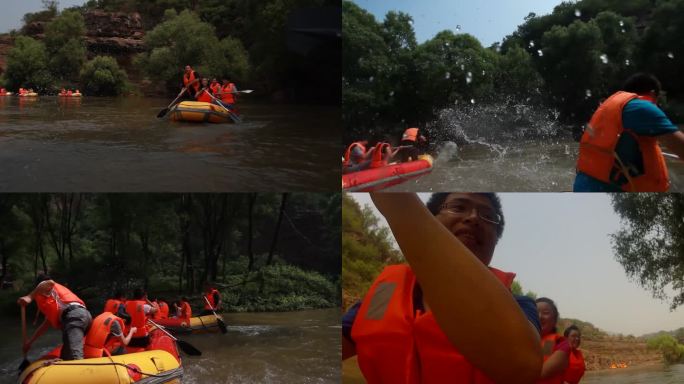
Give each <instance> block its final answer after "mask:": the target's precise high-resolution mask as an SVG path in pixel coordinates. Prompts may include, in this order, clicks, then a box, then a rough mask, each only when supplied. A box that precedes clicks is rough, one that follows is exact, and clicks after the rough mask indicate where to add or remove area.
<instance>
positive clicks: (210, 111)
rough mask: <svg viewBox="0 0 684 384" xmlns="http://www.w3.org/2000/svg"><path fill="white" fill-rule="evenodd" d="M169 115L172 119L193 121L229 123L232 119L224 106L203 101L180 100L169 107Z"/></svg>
mask: <svg viewBox="0 0 684 384" xmlns="http://www.w3.org/2000/svg"><path fill="white" fill-rule="evenodd" d="M169 117H170V118H171V120H173V121H189V122H195V123H229V122H231V121H233V119H231V117H230V114H229V113H228V112H226V110H225V109H224V108H222V107H220V106H218V105H216V104H212V103H206V102H203V101H182V102H180V103H178V104H176V105H175V106H174V107H173V108H171V111H170V112H169Z"/></svg>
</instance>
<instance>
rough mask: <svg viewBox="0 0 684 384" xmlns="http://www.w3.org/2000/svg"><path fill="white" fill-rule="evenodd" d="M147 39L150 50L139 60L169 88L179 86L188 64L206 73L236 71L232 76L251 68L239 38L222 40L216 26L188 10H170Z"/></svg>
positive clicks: (210, 75)
mask: <svg viewBox="0 0 684 384" xmlns="http://www.w3.org/2000/svg"><path fill="white" fill-rule="evenodd" d="M145 43H146V45H147V47H148V52H146V53H143V54H141V56H139V58H138V64H139V65H140V66H141V68H142V69H143V71H144V72H145V73H146V74H147V75H148V76H150V77H151V78H152V79H155V80H158V81H163V82H164V83H165V84H166V86H167V88H168V89H169V90H172V89H173V90H175V89H177V87H178V86H179V84H180V82H181V78H182V74H183V68H184V67H185V66H186V65H192V66H193V68H195V69H196V70H197V71H198V72H199V73H200V74H202V75H204V76H209V77H212V76H216V77H219V76H223V75H232V76H233V79H232V80H240V76H244V75H245V74H246V72H247V70H248V65H247V62H248V58H247V57H246V56H247V54H246V52H245V50H244V49H243V48H242V46H241V44H240V43H239V42H238V41H236V40H234V39H231V38H226V39H224V40H223V41H222V42H220V41H219V40H218V38H217V37H216V35H215V31H214V27H213V26H211V25H210V24H208V23H205V22H202V21H201V20H200V19H199V17H198V16H197V14H195V13H193V12H190V11H187V10H186V11H183V12H181V13H180V14H178V13H177V12H176V11H174V10H167V11H166V13H165V15H164V22H163V23H161V24H159V25H158V26H157V27H155V28H154V29H153V30H152V31H151V32H149V33H148V34H147V35H146V36H145Z"/></svg>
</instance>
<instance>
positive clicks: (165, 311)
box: [152, 298, 169, 320]
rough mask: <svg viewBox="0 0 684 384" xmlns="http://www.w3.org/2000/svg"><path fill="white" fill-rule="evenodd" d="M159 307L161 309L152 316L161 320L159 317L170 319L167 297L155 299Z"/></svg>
mask: <svg viewBox="0 0 684 384" xmlns="http://www.w3.org/2000/svg"><path fill="white" fill-rule="evenodd" d="M153 302H155V303H156V304H157V306H158V307H159V311H158V312H156V313H155V314H154V316H153V317H152V318H153V319H154V320H159V319H168V318H169V304H168V303H167V302H166V300H165V299H162V298H158V299H156V300H153Z"/></svg>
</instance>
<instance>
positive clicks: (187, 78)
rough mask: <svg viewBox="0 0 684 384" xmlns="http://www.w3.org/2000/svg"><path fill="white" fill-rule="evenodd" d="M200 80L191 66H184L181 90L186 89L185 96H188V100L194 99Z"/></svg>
mask: <svg viewBox="0 0 684 384" xmlns="http://www.w3.org/2000/svg"><path fill="white" fill-rule="evenodd" d="M199 79H200V76H199V74H198V73H197V72H195V70H193V69H192V67H191V66H189V65H186V66H185V71H184V73H183V87H182V88H187V92H186V94H187V95H188V98H191V99H193V98H195V95H196V94H197V91H199V84H198V81H199Z"/></svg>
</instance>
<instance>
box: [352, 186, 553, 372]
mask: <svg viewBox="0 0 684 384" xmlns="http://www.w3.org/2000/svg"><path fill="white" fill-rule="evenodd" d="M371 198H372V199H373V202H374V203H375V206H376V207H377V208H378V210H379V211H380V213H381V214H383V215H384V216H385V218H386V219H387V222H388V224H389V227H390V229H391V230H392V233H393V234H394V237H395V239H396V241H397V243H398V244H399V247H400V248H401V251H402V253H403V255H404V257H405V258H406V260H407V261H408V265H394V266H388V267H386V268H385V269H384V270H383V271H382V272H381V274H380V276H379V277H378V278H377V279H376V280H375V282H374V283H373V285H372V286H371V288H370V289H369V291H368V293H367V294H366V296H365V297H364V299H363V300H362V302H361V303H360V304H358V303H357V304H356V305H354V306H353V307H352V308H351V309H350V310H349V311H348V312H347V313H346V314H345V315H344V318H343V320H342V334H343V339H342V359H347V358H349V357H351V356H353V355H358V363H359V367H360V368H361V371H362V372H363V374H364V377H365V379H366V380H367V382H368V383H370V384H376V383H412V384H413V383H421V384H432V383H443V382H454V383H504V382H505V383H531V382H533V381H534V380H536V379H537V378H538V377H539V372H540V371H541V363H542V358H541V357H542V356H541V348H540V345H539V318H538V315H537V313H536V308H535V305H534V302H533V301H532V300H531V299H530V298H527V297H514V296H513V295H512V294H511V292H510V288H509V287H510V284H511V283H512V280H513V277H514V274H511V273H506V272H502V271H499V270H497V269H494V268H489V267H488V266H489V264H490V262H491V260H492V257H493V254H494V248H495V247H496V243H497V241H498V239H499V237H500V235H501V234H502V232H503V227H504V218H503V214H502V211H501V204H500V201H499V199H498V197H497V196H496V195H495V194H492V193H487V194H484V193H483V194H475V193H436V194H433V195H432V197H431V198H430V200H429V201H428V203H427V208H426V206H425V205H424V204H423V203H422V202H421V201H420V199H419V198H418V196H417V195H416V194H411V193H371Z"/></svg>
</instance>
